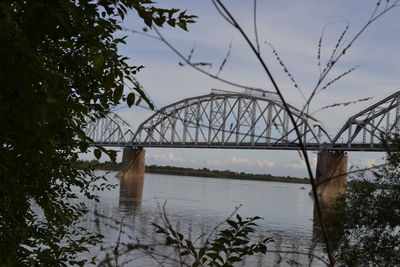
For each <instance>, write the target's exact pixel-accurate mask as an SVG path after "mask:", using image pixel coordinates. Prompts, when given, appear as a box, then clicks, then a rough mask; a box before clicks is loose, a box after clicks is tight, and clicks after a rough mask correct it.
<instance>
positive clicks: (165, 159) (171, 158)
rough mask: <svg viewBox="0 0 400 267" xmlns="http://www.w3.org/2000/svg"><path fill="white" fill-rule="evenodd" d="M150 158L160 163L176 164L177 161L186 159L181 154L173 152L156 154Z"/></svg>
mask: <svg viewBox="0 0 400 267" xmlns="http://www.w3.org/2000/svg"><path fill="white" fill-rule="evenodd" d="M149 160H151V161H155V162H156V163H158V164H161V163H162V164H167V163H168V164H176V163H185V162H186V160H185V159H184V158H181V157H179V156H176V155H175V154H173V153H167V154H154V155H151V156H149Z"/></svg>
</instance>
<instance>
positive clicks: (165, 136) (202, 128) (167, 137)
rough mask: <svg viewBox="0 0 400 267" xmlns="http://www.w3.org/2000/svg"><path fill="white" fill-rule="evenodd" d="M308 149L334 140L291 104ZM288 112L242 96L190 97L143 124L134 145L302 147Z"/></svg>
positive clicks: (264, 100)
mask: <svg viewBox="0 0 400 267" xmlns="http://www.w3.org/2000/svg"><path fill="white" fill-rule="evenodd" d="M290 112H291V113H292V114H293V115H294V117H295V119H296V122H297V127H298V128H299V129H300V132H301V136H300V138H302V140H303V142H304V143H305V144H307V146H308V147H307V149H310V150H318V149H319V147H320V146H321V145H323V143H324V142H329V143H330V140H331V139H330V137H329V135H328V134H327V133H326V131H325V130H324V128H323V126H322V124H321V123H320V122H319V121H318V120H316V119H314V118H313V117H311V116H309V115H306V114H304V113H301V112H300V110H298V109H296V108H294V107H292V106H290ZM298 144H299V139H298V136H297V135H296V133H295V128H294V126H293V124H292V123H291V121H290V120H289V116H288V112H287V111H286V110H285V108H284V106H283V105H282V103H281V102H280V101H278V100H276V99H272V98H267V97H262V96H254V95H249V94H238V93H228V92H225V93H224V92H221V93H215V92H213V93H211V94H207V95H202V96H197V97H191V98H186V99H183V100H181V101H178V102H176V103H173V104H171V105H168V106H166V107H164V108H162V109H160V110H158V111H157V112H156V113H155V114H154V115H152V116H151V117H150V118H148V119H147V120H146V121H144V122H143V123H142V124H141V125H140V126H139V128H138V130H137V131H136V133H135V136H134V138H133V140H132V142H131V143H130V144H128V145H129V146H139V147H140V146H143V147H196V148H246V149H252V148H255V149H283V150H284V149H288V150H296V149H299V145H298Z"/></svg>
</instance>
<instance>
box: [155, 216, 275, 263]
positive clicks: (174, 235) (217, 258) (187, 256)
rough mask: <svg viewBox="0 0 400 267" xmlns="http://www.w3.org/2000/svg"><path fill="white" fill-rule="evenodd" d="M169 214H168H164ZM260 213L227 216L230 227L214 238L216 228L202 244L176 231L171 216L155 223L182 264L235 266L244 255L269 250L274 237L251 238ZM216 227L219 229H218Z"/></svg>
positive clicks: (158, 231)
mask: <svg viewBox="0 0 400 267" xmlns="http://www.w3.org/2000/svg"><path fill="white" fill-rule="evenodd" d="M165 218H166V217H165ZM259 219H261V218H260V217H251V218H246V219H243V218H242V217H240V215H238V214H237V215H236V219H227V220H226V223H227V224H228V228H226V229H223V230H220V231H219V232H218V233H216V234H215V238H213V239H211V236H212V235H213V234H214V233H213V232H212V233H211V234H210V236H209V237H208V238H207V239H206V241H205V242H204V244H202V245H201V246H200V247H199V248H196V247H195V243H194V242H193V241H192V240H190V239H186V238H185V237H184V235H183V234H181V233H179V232H178V231H176V230H175V229H174V228H173V227H172V226H171V224H170V223H169V221H168V220H166V221H165V225H164V226H160V225H158V224H156V223H153V225H154V226H155V227H156V229H157V230H156V232H157V233H160V234H162V235H164V237H165V245H166V246H170V247H174V248H175V249H176V251H177V253H178V254H179V257H180V260H179V261H180V264H181V265H183V266H185V265H186V266H192V267H196V266H215V267H217V266H224V267H229V266H233V264H234V263H236V262H241V261H242V260H243V258H244V257H245V256H248V255H253V254H256V253H263V254H265V253H266V252H267V246H266V245H267V243H269V242H272V239H271V238H265V239H264V240H262V241H261V242H256V243H255V242H252V241H251V239H250V234H251V233H254V232H255V230H256V227H257V226H258V225H257V224H256V223H255V221H257V220H259ZM215 230H216V229H215Z"/></svg>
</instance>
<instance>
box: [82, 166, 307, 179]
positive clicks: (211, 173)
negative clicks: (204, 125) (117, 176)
mask: <svg viewBox="0 0 400 267" xmlns="http://www.w3.org/2000/svg"><path fill="white" fill-rule="evenodd" d="M80 164H81V166H82V167H90V168H93V169H96V170H104V171H119V170H121V168H122V163H116V162H109V161H107V162H98V161H80ZM145 170H146V171H145V172H146V173H156V174H165V175H178V176H198V177H205V178H221V179H238V180H254V181H265V182H282V183H297V184H309V183H310V182H309V180H308V178H297V177H290V176H274V175H271V174H254V173H245V172H232V171H228V170H226V171H219V170H210V169H207V168H203V169H193V168H183V167H173V166H157V165H146V169H145Z"/></svg>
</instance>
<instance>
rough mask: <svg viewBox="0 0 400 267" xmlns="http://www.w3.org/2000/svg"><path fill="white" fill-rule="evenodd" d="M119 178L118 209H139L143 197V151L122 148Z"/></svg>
mask: <svg viewBox="0 0 400 267" xmlns="http://www.w3.org/2000/svg"><path fill="white" fill-rule="evenodd" d="M122 165H123V167H122V173H121V176H120V196H119V203H120V207H121V208H124V209H126V210H132V209H133V210H136V209H137V208H139V207H140V205H141V202H142V195H143V184H144V170H145V150H144V149H141V148H129V147H126V148H124V152H123V156H122Z"/></svg>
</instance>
